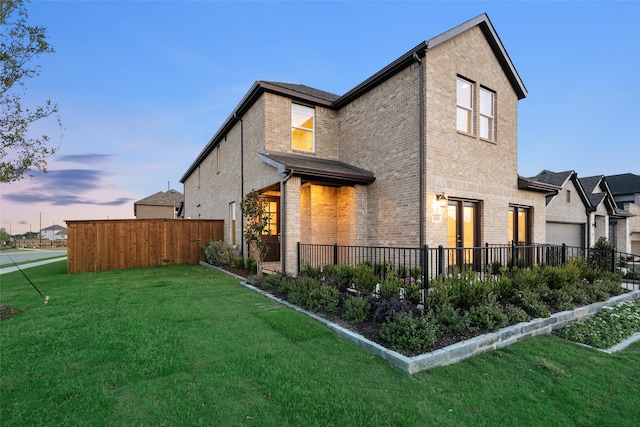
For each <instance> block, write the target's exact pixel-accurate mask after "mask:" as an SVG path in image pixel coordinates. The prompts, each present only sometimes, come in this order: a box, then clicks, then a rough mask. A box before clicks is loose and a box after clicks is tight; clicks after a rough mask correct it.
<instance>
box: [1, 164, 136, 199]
mask: <svg viewBox="0 0 640 427" xmlns="http://www.w3.org/2000/svg"><path fill="white" fill-rule="evenodd" d="M32 175H33V179H34V181H36V183H37V185H36V186H34V187H31V188H29V189H25V190H23V191H21V192H17V193H10V194H3V195H2V197H3V199H6V200H9V201H12V202H16V203H25V204H31V203H47V204H51V205H54V206H71V205H76V204H78V205H98V206H120V205H123V204H125V203H129V202H131V201H133V199H131V198H125V197H116V198H114V199H110V200H102V199H101V198H100V197H95V196H93V197H92V196H91V195H89V194H90V193H91V192H94V191H102V190H104V189H105V185H104V183H103V182H102V179H103V178H104V177H106V176H109V174H108V173H106V172H104V171H100V170H91V169H60V170H50V171H49V172H47V173H46V174H45V173H43V172H40V171H34V173H33V174H32ZM97 194H99V195H100V196H102V195H104V192H101V193H97Z"/></svg>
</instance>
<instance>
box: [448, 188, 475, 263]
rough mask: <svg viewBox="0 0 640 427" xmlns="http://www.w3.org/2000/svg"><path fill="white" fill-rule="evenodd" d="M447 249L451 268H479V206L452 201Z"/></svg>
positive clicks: (449, 210) (473, 203)
mask: <svg viewBox="0 0 640 427" xmlns="http://www.w3.org/2000/svg"><path fill="white" fill-rule="evenodd" d="M447 216H448V220H447V247H448V248H449V255H448V260H449V268H450V269H451V268H452V267H454V266H457V267H458V268H460V269H461V270H462V269H465V268H477V266H476V264H477V263H478V261H479V259H478V258H479V257H477V256H476V252H477V249H473V248H477V247H478V246H479V238H478V234H479V233H478V231H479V228H478V204H477V203H476V202H467V201H462V200H450V201H449V206H448V207H447Z"/></svg>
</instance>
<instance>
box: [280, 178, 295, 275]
mask: <svg viewBox="0 0 640 427" xmlns="http://www.w3.org/2000/svg"><path fill="white" fill-rule="evenodd" d="M292 176H293V171H291V170H290V171H289V172H288V173H287V171H285V172H283V174H282V178H281V179H280V271H281V273H282V274H287V239H286V231H287V222H286V215H285V211H286V207H287V192H286V190H285V184H286V183H287V181H289V178H291V177H292ZM296 274H297V272H296Z"/></svg>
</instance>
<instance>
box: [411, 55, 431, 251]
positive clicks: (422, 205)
mask: <svg viewBox="0 0 640 427" xmlns="http://www.w3.org/2000/svg"><path fill="white" fill-rule="evenodd" d="M428 48H429V43H426V44H425V46H424V50H423V51H422V52H423V55H424V56H423V59H422V60H421V59H420V57H419V55H418V52H419V50H416V51H415V52H414V53H413V59H414V60H415V61H416V62H417V63H418V98H419V106H418V115H419V117H418V134H419V137H418V146H419V153H420V154H419V156H420V162H419V163H420V166H419V169H420V170H419V172H418V177H419V178H418V179H419V180H420V182H419V186H418V188H419V190H418V191H419V193H420V194H419V196H420V197H419V200H420V202H419V208H418V209H419V210H420V212H419V214H418V217H419V219H418V223H419V224H420V237H419V243H420V245H419V247H423V246H424V242H425V236H424V235H425V228H426V226H427V224H426V213H425V209H426V196H427V195H426V194H425V180H426V171H425V157H426V152H427V147H426V143H427V134H426V132H425V123H424V113H425V91H424V62H426V60H427V54H426V53H427V49H428Z"/></svg>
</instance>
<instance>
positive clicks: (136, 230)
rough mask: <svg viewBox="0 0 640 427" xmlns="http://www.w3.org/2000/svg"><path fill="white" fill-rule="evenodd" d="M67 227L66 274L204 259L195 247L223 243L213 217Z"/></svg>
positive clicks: (79, 223) (221, 231) (220, 226)
mask: <svg viewBox="0 0 640 427" xmlns="http://www.w3.org/2000/svg"><path fill="white" fill-rule="evenodd" d="M65 222H66V223H67V241H68V249H67V251H68V261H67V272H68V273H82V272H88V271H105V270H120V269H124V268H134V267H150V266H156V265H167V264H198V263H199V262H200V261H204V260H205V258H204V253H203V251H202V249H201V245H206V244H208V243H209V242H210V241H212V240H214V241H218V240H224V221H223V220H214V219H111V220H97V221H95V220H92V221H65Z"/></svg>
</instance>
